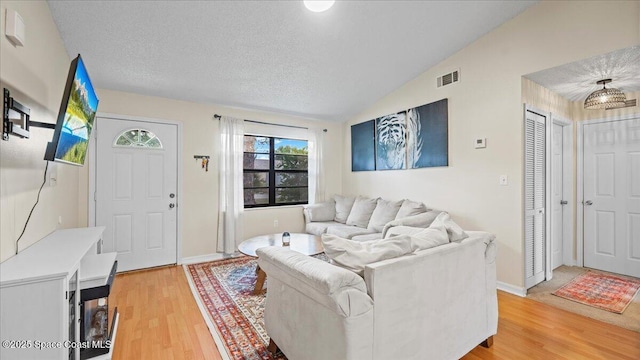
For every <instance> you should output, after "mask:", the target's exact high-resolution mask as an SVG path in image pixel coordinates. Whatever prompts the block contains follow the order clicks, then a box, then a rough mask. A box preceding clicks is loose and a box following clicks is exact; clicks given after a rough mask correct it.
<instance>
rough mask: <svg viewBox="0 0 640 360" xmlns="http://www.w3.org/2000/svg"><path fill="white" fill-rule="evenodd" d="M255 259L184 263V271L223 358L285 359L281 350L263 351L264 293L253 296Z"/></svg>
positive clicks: (265, 337) (250, 359)
mask: <svg viewBox="0 0 640 360" xmlns="http://www.w3.org/2000/svg"><path fill="white" fill-rule="evenodd" d="M256 262H257V261H256V259H255V258H252V257H249V256H242V257H239V258H231V259H225V260H218V261H212V262H206V263H200V264H192V265H186V266H185V270H186V272H187V274H188V275H189V276H188V277H189V278H190V280H191V284H192V290H195V291H194V296H195V297H196V300H199V302H200V305H201V310H203V308H204V309H205V310H206V313H205V311H202V312H203V314H202V315H203V316H204V317H205V319H207V318H208V319H209V320H210V322H208V323H212V324H213V325H214V327H215V329H210V330H214V331H212V332H211V333H212V335H213V336H214V340H216V344H217V345H218V350H219V351H220V354H221V355H222V358H223V359H234V360H283V359H284V360H286V357H285V356H284V355H283V354H282V353H281V352H278V354H276V355H275V356H274V355H273V354H271V353H270V352H269V351H268V350H267V345H268V344H269V336H268V335H267V332H266V330H265V327H264V301H265V298H266V296H265V294H264V293H263V294H261V295H253V288H254V286H255V283H256V278H257V275H256ZM267 281H268V280H267ZM210 327H211V326H210ZM216 337H217V338H216Z"/></svg>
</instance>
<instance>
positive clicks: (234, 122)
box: [217, 116, 244, 255]
mask: <svg viewBox="0 0 640 360" xmlns="http://www.w3.org/2000/svg"><path fill="white" fill-rule="evenodd" d="M243 153H244V121H243V120H240V119H235V118H232V117H227V116H223V117H222V118H221V119H220V164H219V167H218V168H219V169H220V170H219V178H220V186H219V188H220V195H219V199H220V209H219V213H218V249H217V250H218V252H223V253H225V254H228V255H229V254H233V253H234V252H235V251H236V249H237V248H238V244H240V242H242V240H243V232H242V215H243V212H244V195H243V194H244V192H243V175H242V170H243V165H242V160H243Z"/></svg>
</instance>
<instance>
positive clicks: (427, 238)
mask: <svg viewBox="0 0 640 360" xmlns="http://www.w3.org/2000/svg"><path fill="white" fill-rule="evenodd" d="M448 216H449V214H447V213H446V212H443V213H440V215H438V217H436V219H435V220H434V221H433V222H432V223H431V225H430V226H429V227H428V228H426V229H423V230H420V231H418V232H416V233H413V234H411V235H409V236H410V237H411V239H412V240H413V242H414V244H415V246H416V247H417V248H418V250H425V249H430V248H432V247H436V246H440V245H444V244H448V243H449V234H448V233H447V228H446V225H445V221H444V218H445V217H448Z"/></svg>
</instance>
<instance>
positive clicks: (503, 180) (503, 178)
mask: <svg viewBox="0 0 640 360" xmlns="http://www.w3.org/2000/svg"><path fill="white" fill-rule="evenodd" d="M500 185H502V186H507V185H509V177H508V176H507V175H500Z"/></svg>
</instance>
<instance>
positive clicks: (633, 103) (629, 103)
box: [607, 99, 638, 110]
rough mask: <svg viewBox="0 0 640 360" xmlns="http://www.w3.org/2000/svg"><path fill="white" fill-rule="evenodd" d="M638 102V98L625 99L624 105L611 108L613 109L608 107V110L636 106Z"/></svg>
mask: <svg viewBox="0 0 640 360" xmlns="http://www.w3.org/2000/svg"><path fill="white" fill-rule="evenodd" d="M637 104H638V100H637V99H631V100H627V101H625V102H624V106H621V107H617V108H611V109H607V110H615V109H621V108H628V107H634V106H636V105H637Z"/></svg>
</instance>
